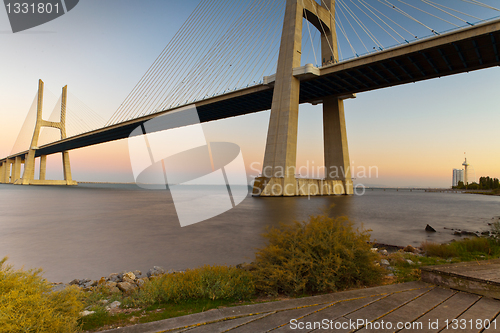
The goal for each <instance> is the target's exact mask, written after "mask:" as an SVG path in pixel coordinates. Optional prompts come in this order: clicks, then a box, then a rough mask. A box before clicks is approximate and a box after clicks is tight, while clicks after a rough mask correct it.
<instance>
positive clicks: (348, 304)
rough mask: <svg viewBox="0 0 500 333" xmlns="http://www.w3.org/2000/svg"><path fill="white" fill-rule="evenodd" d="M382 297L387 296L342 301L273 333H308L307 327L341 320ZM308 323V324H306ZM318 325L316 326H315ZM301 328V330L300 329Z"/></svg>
mask: <svg viewBox="0 0 500 333" xmlns="http://www.w3.org/2000/svg"><path fill="white" fill-rule="evenodd" d="M383 297H387V296H374V297H365V298H359V299H353V300H348V301H342V302H338V303H335V304H333V305H331V306H329V307H327V308H324V309H323V310H321V311H318V312H315V313H312V314H310V315H308V316H305V317H304V318H302V319H299V320H297V322H296V323H294V324H293V325H291V323H290V324H287V325H285V326H282V327H280V328H278V329H277V330H275V331H273V332H279V333H282V332H310V331H311V329H310V328H308V327H311V326H312V327H314V325H316V326H319V325H320V324H322V323H323V322H322V321H323V320H324V319H327V320H337V319H339V318H341V317H342V316H345V315H347V314H349V313H351V312H354V311H356V310H359V309H361V308H363V307H365V306H366V305H368V304H370V303H373V302H377V301H378V300H380V299H382V298H383ZM308 323H310V324H308ZM316 323H318V324H316ZM302 327H303V329H302Z"/></svg>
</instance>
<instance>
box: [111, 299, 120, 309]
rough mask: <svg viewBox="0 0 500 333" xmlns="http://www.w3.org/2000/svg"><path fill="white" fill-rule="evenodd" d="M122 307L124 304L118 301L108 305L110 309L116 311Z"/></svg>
mask: <svg viewBox="0 0 500 333" xmlns="http://www.w3.org/2000/svg"><path fill="white" fill-rule="evenodd" d="M120 305H122V303H120V302H118V301H114V302H113V303H111V304H110V305H108V308H110V309H116V308H118V307H119V306H120Z"/></svg>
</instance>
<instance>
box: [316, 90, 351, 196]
mask: <svg viewBox="0 0 500 333" xmlns="http://www.w3.org/2000/svg"><path fill="white" fill-rule="evenodd" d="M323 140H324V153H325V179H327V180H340V181H342V183H343V187H344V194H353V187H352V177H351V164H350V159H349V149H348V146H347V132H346V126H345V117H344V101H343V100H341V99H339V98H337V97H327V98H325V99H324V100H323Z"/></svg>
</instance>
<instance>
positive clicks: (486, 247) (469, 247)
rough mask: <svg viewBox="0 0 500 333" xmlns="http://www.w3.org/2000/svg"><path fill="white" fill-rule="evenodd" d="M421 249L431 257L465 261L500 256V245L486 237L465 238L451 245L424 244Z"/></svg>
mask: <svg viewBox="0 0 500 333" xmlns="http://www.w3.org/2000/svg"><path fill="white" fill-rule="evenodd" d="M421 248H422V250H424V251H425V253H426V254H427V255H428V256H431V257H440V258H445V259H447V258H452V257H457V258H459V259H460V260H463V261H467V260H473V259H476V258H478V257H481V256H482V257H498V256H500V244H499V243H498V242H497V241H496V240H494V239H491V238H484V237H474V238H465V239H461V240H459V241H456V242H452V243H449V244H437V243H431V242H425V243H422V245H421Z"/></svg>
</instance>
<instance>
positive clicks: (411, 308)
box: [359, 288, 457, 333]
mask: <svg viewBox="0 0 500 333" xmlns="http://www.w3.org/2000/svg"><path fill="white" fill-rule="evenodd" d="M456 293H457V292H456V291H452V290H450V289H444V288H434V289H432V290H430V291H429V292H427V293H425V294H423V295H421V296H420V297H418V298H415V299H413V300H411V301H410V302H408V303H407V304H405V305H403V306H402V307H400V308H399V309H396V310H394V311H393V312H390V313H388V314H387V315H385V316H383V317H382V318H380V319H379V320H377V321H375V322H374V323H373V324H372V325H368V326H367V327H365V328H363V329H362V330H360V331H359V332H364V333H368V332H370V333H371V332H373V333H377V332H394V331H396V330H397V329H402V328H404V327H405V324H407V323H410V325H412V326H411V327H417V326H418V324H416V325H417V326H413V324H411V323H412V322H414V321H415V320H416V319H417V318H419V317H421V316H423V315H424V314H425V313H426V312H427V311H429V309H432V308H434V307H436V306H438V305H439V304H440V303H442V302H444V301H446V300H447V299H448V298H450V297H452V296H453V295H454V294H456ZM398 326H399V327H398Z"/></svg>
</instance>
